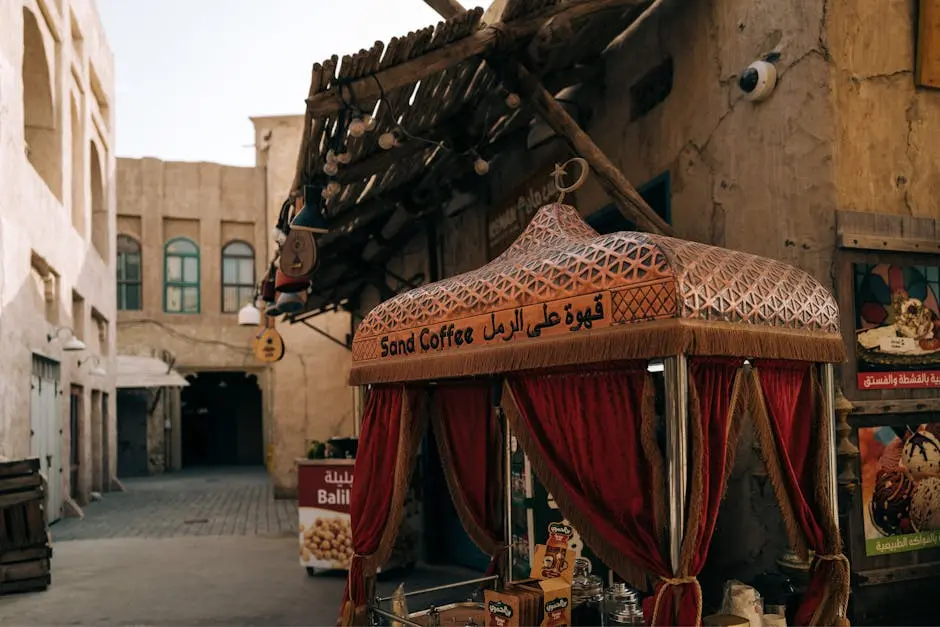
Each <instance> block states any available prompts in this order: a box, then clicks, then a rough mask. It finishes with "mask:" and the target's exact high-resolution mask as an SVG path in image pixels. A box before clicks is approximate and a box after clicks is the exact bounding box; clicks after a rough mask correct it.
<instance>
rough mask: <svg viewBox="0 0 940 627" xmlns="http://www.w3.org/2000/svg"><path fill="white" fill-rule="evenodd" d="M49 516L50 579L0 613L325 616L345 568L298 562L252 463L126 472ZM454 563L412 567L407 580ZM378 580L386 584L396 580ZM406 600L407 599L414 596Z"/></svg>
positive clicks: (111, 619)
mask: <svg viewBox="0 0 940 627" xmlns="http://www.w3.org/2000/svg"><path fill="white" fill-rule="evenodd" d="M125 485H126V486H127V489H128V492H126V493H116V494H115V493H109V494H105V495H104V500H103V501H100V502H97V503H92V504H90V505H89V506H88V507H87V508H86V509H85V519H84V520H77V519H68V520H64V521H62V522H59V523H56V524H55V525H53V527H52V534H53V541H54V555H53V559H52V586H51V587H50V588H49V589H48V590H46V591H45V592H39V593H32V594H22V595H10V596H7V597H3V598H0V624H3V625H108V626H110V625H193V626H195V625H259V626H260V625H272V626H274V625H327V624H333V622H334V620H335V618H336V612H337V609H338V604H339V600H340V598H341V596H342V593H343V586H344V579H343V577H342V576H341V575H340V576H335V575H334V576H330V575H323V576H317V577H314V578H310V577H308V576H307V575H306V572H305V571H304V570H303V569H302V568H301V567H300V566H299V565H298V558H297V540H296V536H295V529H296V518H295V515H296V508H295V505H294V503H293V502H291V501H274V500H273V498H271V493H270V488H269V487H268V479H267V477H266V475H265V474H264V472H263V471H258V470H241V469H234V470H228V469H226V470H219V471H204V472H186V473H179V474H176V475H167V476H165V477H153V478H147V479H137V480H129V481H126V482H125ZM462 576H473V575H472V574H468V573H455V572H453V571H444V570H435V569H427V568H424V569H419V570H417V571H416V572H415V573H413V574H411V575H409V576H408V578H407V586H408V589H410V590H414V589H416V588H419V587H425V586H429V585H437V584H440V583H443V582H445V581H447V580H453V579H454V578H455V577H462ZM397 583H398V581H397V579H395V578H390V579H389V581H386V582H384V583H382V584H381V585H380V591H381V593H382V594H389V593H390V592H391V590H392V588H394V587H395V586H396V585H397ZM412 609H416V606H414V605H413V606H412Z"/></svg>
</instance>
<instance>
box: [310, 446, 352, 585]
mask: <svg viewBox="0 0 940 627" xmlns="http://www.w3.org/2000/svg"><path fill="white" fill-rule="evenodd" d="M297 473H298V477H297V506H298V515H299V518H300V521H299V522H300V526H299V527H298V532H299V534H300V564H301V566H305V567H311V568H319V569H345V568H349V561H350V559H351V558H352V555H353V548H352V528H351V523H350V515H349V498H350V493H351V492H352V483H353V465H352V464H351V463H349V462H342V461H337V462H335V463H330V462H329V461H326V462H317V463H303V464H300V465H299V466H298V469H297Z"/></svg>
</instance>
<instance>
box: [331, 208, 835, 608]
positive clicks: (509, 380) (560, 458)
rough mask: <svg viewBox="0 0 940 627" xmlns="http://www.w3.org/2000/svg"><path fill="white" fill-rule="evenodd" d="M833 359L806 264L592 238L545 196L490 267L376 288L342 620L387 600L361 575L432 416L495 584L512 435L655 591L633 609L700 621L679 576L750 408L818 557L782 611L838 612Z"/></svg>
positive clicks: (358, 381)
mask: <svg viewBox="0 0 940 627" xmlns="http://www.w3.org/2000/svg"><path fill="white" fill-rule="evenodd" d="M844 358H845V349H844V345H843V342H842V337H841V335H840V331H839V312H838V308H837V306H836V304H835V301H834V300H833V298H832V296H831V294H830V293H829V292H828V291H827V290H826V289H825V288H824V287H823V286H822V285H821V284H820V283H818V282H817V281H816V280H815V279H813V278H812V277H811V276H809V275H808V274H807V273H805V272H803V271H801V270H798V269H796V268H793V267H790V266H788V265H786V264H783V263H780V262H778V261H774V260H770V259H765V258H761V257H758V256H754V255H750V254H746V253H742V252H735V251H730V250H725V249H721V248H716V247H713V246H707V245H704V244H700V243H696V242H689V241H682V240H679V239H674V238H669V237H663V236H658V235H651V234H647V233H635V232H623V233H615V234H610V235H598V234H597V233H596V232H595V231H593V230H592V229H591V228H590V227H589V226H588V225H587V224H585V223H584V221H583V220H582V219H581V217H580V215H579V213H578V211H577V210H576V209H575V208H573V207H570V206H566V205H564V204H561V203H560V202H559V203H557V204H552V205H548V206H545V207H543V208H542V209H541V210H540V211H539V212H538V213H537V214H536V216H535V217H534V219H533V220H532V222H531V223H530V224H529V226H528V228H527V229H526V230H525V232H524V233H523V234H522V235H521V236H520V237H519V238H518V239H517V240H516V242H515V243H514V244H513V245H512V246H511V247H510V248H509V249H508V250H506V251H505V252H504V253H503V254H502V255H501V256H500V257H498V258H497V259H495V260H494V261H492V262H490V263H489V264H487V265H485V266H483V267H482V268H480V269H478V270H476V271H472V272H469V273H466V274H463V275H460V276H456V277H452V278H449V279H445V280H442V281H439V282H436V283H431V284H429V285H425V286H422V287H419V288H417V289H414V290H411V291H409V292H406V293H404V294H401V295H399V296H397V297H395V298H393V299H391V300H388V301H386V302H384V303H383V304H381V305H380V306H378V307H377V308H375V309H374V310H373V311H372V312H371V313H370V314H369V315H368V316H367V317H366V319H365V320H364V321H363V322H362V324H361V325H360V326H359V329H358V331H357V333H356V337H355V340H354V342H353V366H352V370H351V374H350V383H351V384H352V385H368V386H369V392H368V398H367V401H366V407H365V411H364V415H363V419H362V429H361V432H360V433H361V440H360V447H359V456H358V458H357V461H356V466H355V482H354V484H353V489H352V495H351V512H352V532H353V543H354V547H353V548H354V553H355V555H354V557H353V559H352V564H351V568H350V573H349V579H348V582H347V589H346V593H345V598H344V604H343V608H342V615H341V620H342V622H343V623H344V624H366V623H367V621H368V620H369V619H370V617H371V618H374V617H375V616H376V614H379V615H382V616H388V614H389V612H388V611H387V610H384V609H379V608H378V606H377V603H376V601H377V599H376V597H375V596H374V593H373V591H374V575H375V572H376V567H377V565H379V564H381V563H382V562H383V561H384V559H385V557H386V555H387V554H388V552H389V551H390V549H391V547H392V545H393V542H394V537H395V530H396V529H397V528H398V521H399V518H400V516H401V511H402V505H403V500H404V497H405V492H406V488H407V483H408V477H409V476H410V473H411V470H412V465H413V460H414V456H415V454H416V450H417V448H418V445H419V442H420V440H421V438H422V436H423V435H424V433H425V431H426V429H427V428H429V427H430V429H431V431H432V432H433V434H434V438H435V440H436V442H437V445H438V447H439V449H440V451H441V459H442V463H443V465H444V469H445V476H446V478H447V481H448V487H449V489H450V491H451V495H452V497H453V500H454V503H455V506H456V509H457V512H458V515H459V516H460V519H461V522H462V523H463V524H464V527H465V528H466V530H467V532H468V534H469V535H470V537H471V538H472V539H473V540H474V541H475V542H476V543H477V544H478V545H479V546H480V548H481V549H483V550H484V551H485V552H486V553H488V554H489V555H491V556H492V558H493V566H492V572H493V573H494V578H493V580H492V583H494V585H495V586H496V587H500V586H502V585H504V584H506V583H507V581H508V580H509V579H511V578H512V572H513V569H512V564H511V562H512V559H513V552H512V551H509V550H507V546H508V545H509V540H508V538H507V536H506V531H507V530H509V529H511V528H512V521H511V520H510V518H511V514H510V512H511V511H512V508H511V502H510V501H511V499H510V498H509V497H508V496H507V495H508V494H509V493H510V491H511V489H510V485H509V484H510V483H511V480H510V473H509V472H508V469H509V465H510V464H509V461H508V460H509V459H510V454H511V451H510V449H511V446H510V441H512V440H513V439H515V440H516V441H518V443H519V444H520V445H521V447H522V448H523V450H524V451H525V454H526V455H527V457H528V458H529V459H530V460H531V464H532V468H533V470H534V472H535V474H536V475H537V476H538V478H539V479H540V481H541V482H542V483H544V485H545V486H546V487H547V488H548V489H549V490H550V491H551V493H552V495H553V496H554V499H555V500H556V501H557V503H558V506H559V509H560V510H561V512H562V513H563V514H564V516H565V517H566V519H567V520H568V521H570V522H571V524H572V525H573V526H574V527H575V528H576V529H577V530H578V531H579V532H580V536H581V538H582V539H583V541H584V543H585V545H586V546H588V547H590V549H591V551H592V552H593V553H594V554H595V555H596V556H597V557H598V558H599V559H601V560H602V561H603V562H604V563H605V564H606V565H607V566H609V567H610V568H611V569H612V570H613V571H615V572H616V573H617V574H618V575H619V576H620V577H621V578H623V579H624V580H625V581H627V582H629V583H631V584H632V585H634V586H635V587H636V588H638V589H646V590H650V591H651V592H652V594H651V595H650V596H649V597H648V598H647V599H645V600H644V614H645V618H646V620H647V622H648V623H649V624H654V625H692V624H695V625H699V624H701V623H702V603H703V600H702V594H701V588H700V587H699V584H698V581H697V579H696V575H698V573H699V572H700V571H701V569H702V568H703V566H704V563H705V558H706V556H707V554H708V547H709V542H710V540H711V536H712V532H713V531H714V528H715V523H716V519H717V517H718V508H719V504H720V501H721V498H722V494H723V492H724V488H725V485H726V482H727V478H728V475H729V474H730V471H731V468H732V465H733V456H734V452H735V447H734V446H733V444H734V443H735V442H736V440H737V437H738V434H739V430H740V429H741V428H742V423H743V421H744V418H745V417H748V418H749V419H750V420H751V421H752V422H753V424H754V428H755V433H756V434H757V438H758V440H759V442H760V445H761V450H762V456H763V458H764V459H765V462H766V465H767V471H768V476H769V478H770V482H771V484H772V486H773V489H774V493H775V495H776V497H777V501H778V503H779V505H780V509H781V513H782V516H783V520H784V522H785V527H786V531H787V534H788V539H789V541H790V543H791V545H792V546H793V547H794V549H795V550H796V551H797V553H798V554H800V555H802V556H809V555H813V556H814V557H813V562H812V569H811V574H810V583H809V586H808V591H807V593H806V595H805V596H804V598H803V600H802V602H801V603H800V605H799V607H798V608H796V609H795V611H794V616H793V620H792V622H793V624H799V625H807V624H809V625H837V624H848V621H847V619H846V609H847V602H848V594H849V592H848V590H849V587H848V586H849V564H848V561H847V559H846V558H845V556H844V555H843V554H842V544H841V540H840V536H839V530H838V527H837V504H836V502H835V500H834V499H835V497H836V490H835V468H834V466H835V459H834V452H833V447H832V445H831V442H832V441H833V425H834V421H833V413H832V412H833V403H832V399H833V366H832V364H834V363H839V362H841V361H843V360H844ZM657 406H659V407H662V408H663V410H662V411H657ZM660 427H662V428H663V429H664V431H665V444H664V445H663V444H661V441H660V439H659V437H658V432H657V430H658V429H659V428H660ZM488 581H489V580H488ZM398 620H399V621H400V622H402V623H403V624H408V625H411V624H421V622H420V621H418V619H416V618H414V617H413V616H412V618H410V619H409V617H407V616H399V617H398ZM461 624H463V623H461Z"/></svg>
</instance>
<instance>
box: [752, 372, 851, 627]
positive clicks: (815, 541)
mask: <svg viewBox="0 0 940 627" xmlns="http://www.w3.org/2000/svg"><path fill="white" fill-rule="evenodd" d="M756 366H757V373H758V375H757V376H758V379H759V383H760V385H759V388H760V389H762V391H763V399H764V405H765V407H766V416H767V419H768V421H769V423H770V430H771V432H772V434H773V447H774V449H775V452H776V460H772V461H776V462H777V468H778V470H776V472H777V473H779V475H780V479H781V481H780V483H782V486H781V488H782V489H781V494H778V501H780V502H781V509H782V510H783V515H784V518H785V520H786V519H790V521H789V525H791V526H792V525H793V524H795V525H796V526H798V528H799V530H798V532H797V533H801V535H802V538H803V539H804V540H805V545H806V546H807V547H808V548H810V549H812V550H813V551H816V553H817V559H816V560H814V564H813V568H812V572H811V576H810V583H809V586H808V589H807V592H806V595H805V596H804V598H803V600H802V602H801V604H800V606H799V609H798V610H797V613H796V616H795V621H794V622H795V624H797V625H810V624H814V623H817V622H818V621H820V620H822V621H823V622H821V623H818V624H833V622H830V621H833V620H834V619H835V616H834V615H833V614H834V613H835V612H836V611H837V609H836V608H833V607H831V605H832V604H831V603H830V602H829V601H830V599H828V597H829V595H830V592H831V593H832V594H833V595H834V596H836V595H838V596H839V597H841V596H843V595H846V594H847V591H846V590H843V589H842V588H846V587H847V584H848V582H847V577H848V564H847V560H846V559H845V557H844V556H843V555H842V553H841V551H842V546H841V539H840V538H839V535H838V531H837V529H836V527H835V521H834V518H833V514H832V512H831V511H830V510H831V508H830V507H829V504H828V503H827V502H826V495H827V494H828V491H827V489H826V487H827V479H828V476H827V471H828V470H827V467H826V463H825V460H826V455H827V452H828V451H826V450H825V449H826V448H828V446H831V443H830V442H829V441H828V438H827V437H826V435H825V433H826V431H825V430H826V429H828V428H829V425H828V423H827V418H826V416H824V415H823V412H822V411H821V409H822V408H821V407H820V404H819V399H818V394H817V391H818V390H817V387H816V381H815V377H814V368H813V366H812V364H809V363H806V362H786V361H765V362H761V363H758V364H756ZM758 418H759V417H758ZM770 472H771V478H773V475H774V470H773V469H771V470H770ZM791 535H795V534H794V532H793V531H791ZM820 560H821V561H820ZM836 562H838V564H837V563H836ZM843 579H846V581H844V582H843V581H842V580H843ZM830 586H832V588H830ZM824 602H826V604H827V607H826V608H825V612H824V614H825V617H823V618H821V617H820V616H819V615H818V614H817V611H818V610H819V609H820V606H821V605H822V604H823V603H824ZM840 602H841V601H840ZM843 609H844V608H843Z"/></svg>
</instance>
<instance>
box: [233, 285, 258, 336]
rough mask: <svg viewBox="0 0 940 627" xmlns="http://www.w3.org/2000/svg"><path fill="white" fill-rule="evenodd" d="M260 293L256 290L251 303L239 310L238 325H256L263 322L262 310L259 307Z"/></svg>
mask: <svg viewBox="0 0 940 627" xmlns="http://www.w3.org/2000/svg"><path fill="white" fill-rule="evenodd" d="M259 296H260V294H258V293H257V292H255V295H254V297H253V298H252V299H251V302H250V303H247V304H246V305H245V306H244V307H242V308H241V309H239V310H238V325H239V326H242V327H256V326H258V325H259V324H261V310H260V309H258V306H257V303H258V297H259Z"/></svg>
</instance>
